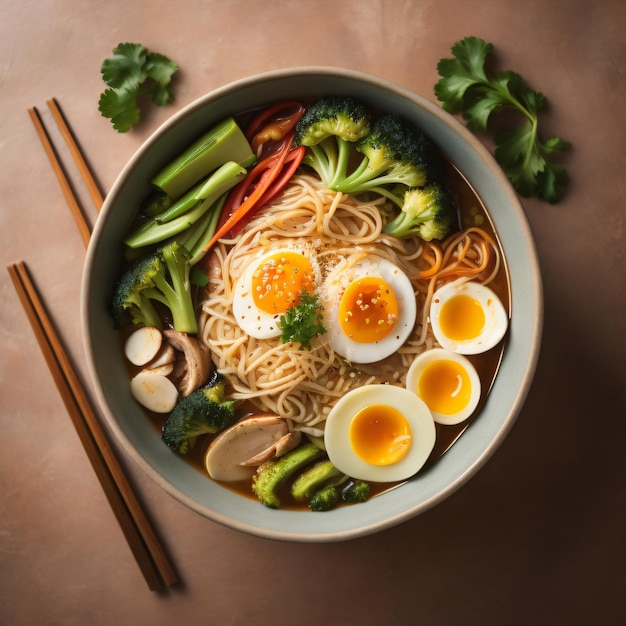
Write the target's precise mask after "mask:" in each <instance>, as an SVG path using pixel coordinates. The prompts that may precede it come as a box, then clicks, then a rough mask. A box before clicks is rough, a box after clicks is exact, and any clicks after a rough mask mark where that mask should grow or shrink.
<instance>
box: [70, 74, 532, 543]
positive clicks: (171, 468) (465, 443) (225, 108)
mask: <svg viewBox="0 0 626 626" xmlns="http://www.w3.org/2000/svg"><path fill="white" fill-rule="evenodd" d="M327 94H349V95H352V96H354V97H356V98H359V99H361V100H363V101H364V102H366V103H369V104H370V105H372V106H373V107H375V108H376V109H378V110H383V111H388V112H394V113H397V114H399V115H401V116H403V117H405V118H407V119H408V120H411V121H412V122H414V123H415V124H416V125H418V126H419V127H421V128H422V129H423V130H424V131H425V132H426V133H427V134H428V135H429V136H430V137H431V138H432V139H433V140H434V141H435V142H436V144H437V145H438V146H439V148H440V149H441V151H442V152H443V154H444V155H445V156H446V157H447V159H449V160H450V161H451V162H452V163H453V164H454V165H455V166H456V167H457V168H458V170H459V171H460V172H461V173H462V174H463V176H464V177H465V178H466V179H467V181H469V183H470V185H471V186H472V187H473V188H474V190H475V191H476V193H477V194H478V195H479V197H480V198H481V199H482V200H483V202H484V204H485V206H486V207H487V210H488V212H489V213H490V215H491V218H492V221H493V224H494V226H495V229H496V231H497V235H498V237H499V239H500V242H501V245H502V248H503V250H504V254H505V257H506V262H507V264H508V269H509V274H510V282H511V303H512V310H511V323H510V329H509V333H508V338H507V344H506V349H505V352H504V356H503V359H502V363H501V366H500V370H499V373H498V375H497V378H496V380H495V384H494V385H493V388H492V390H491V392H490V394H489V397H488V399H487V402H486V404H485V406H484V407H483V408H482V411H481V413H480V415H479V416H478V418H477V419H475V420H474V421H473V422H472V424H471V426H470V427H469V428H468V429H467V431H466V432H465V433H464V434H463V436H462V437H461V438H460V439H459V440H458V441H457V442H456V443H455V444H454V445H453V446H452V448H451V449H450V450H448V452H446V454H445V455H444V456H443V457H442V458H441V459H439V460H438V461H437V462H436V463H435V464H433V465H432V466H431V467H430V468H429V469H427V470H426V471H423V472H420V473H419V474H418V475H417V476H416V477H415V478H414V479H412V480H411V481H409V482H408V483H406V484H404V485H402V486H400V487H399V488H397V489H394V490H391V491H389V492H387V493H385V494H383V495H380V496H377V497H375V498H372V499H370V500H369V501H368V502H366V503H363V504H359V505H355V506H346V507H339V508H337V509H335V510H333V511H330V512H327V513H323V514H322V513H311V512H304V511H293V510H272V509H268V508H266V507H264V506H263V505H261V504H260V503H259V502H257V501H255V500H253V499H251V498H250V499H248V498H245V497H242V496H240V495H237V494H235V493H233V492H232V491H230V490H228V489H225V488H224V487H222V486H220V485H219V484H216V483H214V482H213V481H211V480H210V479H208V478H207V477H206V476H204V475H202V474H201V473H200V472H198V471H197V470H195V469H193V468H192V467H191V466H189V465H188V464H187V463H186V462H185V461H184V460H182V459H181V458H179V457H178V456H177V455H175V454H174V453H172V452H171V450H169V448H167V446H165V445H164V444H163V442H162V441H161V439H160V436H159V433H158V432H156V431H155V429H154V428H153V426H152V425H151V424H150V423H149V421H148V419H147V418H146V417H145V416H144V414H143V413H142V411H141V409H140V408H139V406H138V405H137V404H136V403H135V401H134V400H133V398H132V397H131V395H130V391H129V384H128V382H129V381H128V376H127V371H126V367H125V365H124V362H123V355H122V350H121V348H120V341H119V337H118V333H117V331H116V330H115V329H114V328H113V325H112V322H111V318H110V315H109V311H108V305H109V300H110V296H111V293H112V289H113V286H114V283H115V279H116V275H117V272H118V271H119V264H120V254H121V240H122V238H123V235H124V234H125V233H126V231H127V229H128V228H129V225H130V222H131V220H132V219H133V216H134V214H135V213H136V210H137V207H138V206H139V203H140V201H141V200H142V198H143V197H144V196H145V195H146V193H147V191H148V190H149V186H148V181H149V179H150V178H151V177H152V176H153V175H154V173H155V172H157V171H158V170H159V169H160V168H161V167H162V166H163V165H164V164H165V163H166V162H168V161H169V160H171V159H172V158H173V157H174V156H175V155H176V154H177V153H179V152H181V151H182V150H183V149H184V148H185V147H187V146H188V145H189V144H190V143H192V141H193V140H195V139H196V138H197V137H198V136H199V135H201V134H202V132H203V131H205V130H208V129H209V128H210V127H211V126H212V125H213V124H215V123H216V122H218V121H220V120H221V119H223V118H224V117H226V116H228V115H230V114H232V113H235V112H239V111H242V110H246V109H248V108H252V107H257V106H260V105H264V104H269V103H271V102H273V101H279V100H283V99H285V100H287V99H304V100H311V99H315V98H317V97H320V96H323V95H327ZM542 304H543V302H542V289H541V279H540V272H539V268H538V261H537V256H536V251H535V244H534V241H533V238H532V234H531V232H530V229H529V225H528V222H527V219H526V216H525V214H524V210H523V208H522V206H521V204H520V202H519V199H518V197H517V195H516V194H515V192H514V191H513V189H512V187H511V185H510V184H509V182H508V180H507V179H506V177H505V176H504V175H503V173H502V171H501V169H500V168H499V167H498V166H497V164H496V163H495V161H494V159H493V158H492V156H491V155H490V153H489V152H488V151H487V150H486V149H485V148H484V147H483V145H482V144H481V143H480V142H479V141H478V140H477V139H476V137H475V136H474V135H472V134H471V133H470V132H469V131H468V130H467V129H466V128H465V127H464V126H463V125H462V124H461V123H460V122H458V121H457V120H456V119H455V118H454V117H452V116H451V115H449V114H447V113H446V112H444V111H443V110H442V109H441V108H440V107H439V106H437V105H436V104H435V103H433V102H431V101H429V100H427V99H426V98H424V97H421V96H419V95H417V94H415V93H413V92H411V91H409V90H408V89H405V88H402V87H400V86H398V85H395V84H393V83H391V82H389V81H387V80H383V79H381V78H378V77H374V76H370V75H367V74H363V73H359V72H355V71H349V70H342V69H337V68H323V67H322V68H320V67H304V68H291V69H285V70H278V71H272V72H268V73H265V74H260V75H256V76H254V77H250V78H246V79H242V80H238V81H236V82H234V83H231V84H229V85H226V86H224V87H221V88H219V89H216V90H215V91H213V92H211V93H209V94H207V95H205V96H203V97H201V98H199V99H198V100H196V101H195V102H193V103H191V104H190V105H188V106H186V107H185V108H184V109H182V110H181V111H179V112H178V113H176V114H175V115H173V116H172V117H171V118H170V119H169V120H168V121H167V122H166V123H165V124H163V125H162V126H161V127H160V128H159V129H158V130H157V131H156V132H155V133H154V134H153V135H152V136H151V137H150V138H149V139H148V140H147V141H146V142H145V143H144V144H143V145H142V146H141V148H140V149H139V150H138V151H137V152H136V154H135V155H134V156H133V157H132V158H131V160H130V161H129V163H128V164H127V165H126V166H125V167H124V168H123V169H122V171H121V173H120V175H119V177H118V178H117V180H116V182H115V184H114V185H113V187H112V189H111V191H110V193H109V194H108V196H107V198H106V201H105V203H104V206H103V208H102V211H101V213H100V215H99V217H98V220H97V223H96V225H95V228H94V232H93V235H92V238H91V243H90V245H89V249H88V253H87V259H86V264H85V271H84V278H83V284H82V323H83V336H84V342H85V346H86V353H87V360H88V365H89V369H90V374H91V377H92V380H93V385H94V388H95V393H96V396H97V399H98V402H99V404H100V406H101V409H102V413H103V415H104V417H105V419H106V420H107V421H108V424H109V426H110V428H111V430H112V432H113V433H114V435H115V436H116V437H117V438H118V439H119V441H120V442H121V444H122V445H123V446H124V448H125V450H126V451H127V452H128V454H129V455H130V456H131V457H132V458H133V459H134V460H135V461H136V462H137V464H138V465H139V466H140V467H142V468H143V470H145V472H146V473H147V474H148V475H149V476H150V477H152V478H153V479H154V480H155V481H156V482H157V483H158V484H159V485H160V486H161V487H162V488H163V489H165V491H167V492H168V493H169V494H171V495H172V496H173V497H175V498H177V499H178V500H179V501H180V502H182V503H184V504H185V505H187V506H188V507H190V508H191V509H193V510H194V511H196V512H198V513H200V514H201V515H204V516H206V517H207V518H209V519H211V520H213V521H215V522H218V523H220V524H224V525H226V526H229V527H231V528H234V529H238V530H240V531H243V532H247V533H250V534H253V535H257V536H260V537H265V538H270V539H278V540H286V541H299V542H330V541H339V540H345V539H350V538H354V537H357V536H362V535H366V534H371V533H374V532H377V531H381V530H383V529H386V528H389V527H391V526H394V525H396V524H399V523H402V522H404V521H406V520H409V519H410V518H413V517H414V516H416V515H418V514H420V513H423V512H424V511H426V510H427V509H429V508H430V507H433V506H434V505H436V504H437V503H439V502H441V501H442V500H443V499H445V498H446V497H447V496H449V495H450V494H452V493H453V492H454V491H455V490H457V489H459V487H461V486H462V485H463V484H464V483H465V482H466V481H467V480H468V479H469V478H470V477H471V476H472V475H474V474H475V473H476V472H477V471H478V470H479V469H480V468H481V466H483V465H484V463H485V462H486V461H487V459H488V458H489V457H490V456H491V455H492V454H493V452H494V451H495V450H496V449H497V448H498V446H499V445H500V444H501V443H502V440H503V439H504V437H505V436H506V434H507V433H508V431H509V430H510V428H511V426H512V425H513V423H514V421H515V419H516V417H517V415H518V414H519V412H520V409H521V408H522V405H523V403H524V400H525V397H526V395H527V392H528V389H529V386H530V384H531V380H532V377H533V374H534V371H535V366H536V362H537V358H538V351H539V346H540V341H541V330H542V311H543V308H542Z"/></svg>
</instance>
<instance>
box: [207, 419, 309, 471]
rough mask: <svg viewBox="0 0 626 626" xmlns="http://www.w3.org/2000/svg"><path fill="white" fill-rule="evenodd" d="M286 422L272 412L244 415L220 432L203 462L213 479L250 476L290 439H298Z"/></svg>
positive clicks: (297, 433) (298, 433) (283, 448)
mask: <svg viewBox="0 0 626 626" xmlns="http://www.w3.org/2000/svg"><path fill="white" fill-rule="evenodd" d="M300 436H301V434H300V432H291V431H290V430H289V425H288V424H287V421H286V420H285V419H283V418H282V417H279V416H278V415H274V414H272V413H263V414H259V415H252V416H250V417H245V418H243V419H242V420H240V421H239V422H237V423H236V424H233V425H232V426H231V427H230V428H227V429H226V430H225V431H223V432H222V433H220V434H219V435H218V436H217V437H216V438H215V439H214V440H213V441H212V442H211V444H210V446H209V447H208V449H207V451H206V454H205V457H204V465H205V467H206V470H207V472H208V473H209V476H210V477H211V478H213V479H214V480H220V481H224V482H233V481H238V480H246V479H248V478H250V477H251V476H252V474H253V473H254V471H255V468H256V466H257V465H260V464H261V463H263V462H265V461H267V460H268V459H270V458H272V457H273V456H275V455H276V450H277V447H278V448H279V449H282V450H283V451H284V450H285V448H286V447H288V446H286V445H285V442H286V441H287V440H289V439H292V438H294V439H297V440H298V441H299V439H300Z"/></svg>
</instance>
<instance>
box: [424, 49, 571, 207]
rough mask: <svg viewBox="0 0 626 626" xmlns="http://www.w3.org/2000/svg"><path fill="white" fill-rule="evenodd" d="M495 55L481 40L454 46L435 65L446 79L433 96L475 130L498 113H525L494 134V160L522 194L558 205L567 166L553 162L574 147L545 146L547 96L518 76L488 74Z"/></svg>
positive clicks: (558, 143)
mask: <svg viewBox="0 0 626 626" xmlns="http://www.w3.org/2000/svg"><path fill="white" fill-rule="evenodd" d="M492 50H493V45H492V44H490V43H486V42H485V41H483V40H482V39H479V38H478V37H466V38H465V39H462V40H461V41H457V42H456V43H455V44H454V46H452V54H453V55H454V58H453V59H441V60H440V61H439V63H438V64H437V71H438V72H439V75H440V76H441V77H442V78H441V79H440V80H439V82H438V83H437V84H436V85H435V95H436V96H437V98H438V99H439V100H440V101H441V102H442V106H443V108H444V109H445V110H446V111H448V112H449V113H457V112H461V113H462V115H463V118H464V119H465V121H466V122H467V127H468V128H469V129H470V130H473V131H475V130H486V129H487V121H488V119H489V116H490V115H491V113H493V112H494V111H500V110H503V109H514V110H516V111H518V112H520V113H522V115H523V116H524V117H525V119H524V121H523V122H522V123H521V124H520V125H519V126H517V127H516V128H509V129H505V130H500V131H498V132H497V133H495V135H494V143H495V145H496V150H495V158H496V160H497V161H498V163H499V164H500V166H501V167H502V169H503V170H504V172H505V174H506V175H507V177H508V178H509V180H510V181H511V183H512V184H513V186H514V187H515V189H516V191H517V192H518V193H519V194H520V195H522V196H525V197H530V196H539V197H540V198H542V199H543V200H547V201H548V202H551V203H555V202H558V201H559V200H560V199H561V197H562V196H563V194H564V193H565V189H566V187H567V185H568V183H569V177H568V175H567V172H566V170H565V168H564V167H562V166H561V165H557V164H555V163H553V162H551V161H550V160H549V159H550V158H551V157H552V156H553V155H554V154H555V153H557V152H561V151H563V150H567V149H568V148H569V147H570V144H569V143H568V142H566V141H564V140H563V139H560V138H559V137H553V138H551V139H548V140H547V141H545V142H542V141H541V139H540V138H539V134H538V113H539V111H541V110H542V109H544V108H545V107H546V104H547V99H546V97H545V96H544V95H543V94H541V93H539V92H537V91H533V90H532V89H530V87H529V86H528V85H527V84H526V82H525V81H524V79H523V78H522V77H521V76H520V75H519V74H516V73H515V72H511V71H500V72H495V73H491V74H490V73H488V72H487V70H486V69H485V61H486V59H487V56H488V54H489V53H490V52H491V51H492Z"/></svg>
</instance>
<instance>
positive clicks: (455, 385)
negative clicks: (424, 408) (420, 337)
mask: <svg viewBox="0 0 626 626" xmlns="http://www.w3.org/2000/svg"><path fill="white" fill-rule="evenodd" d="M417 395H418V396H419V397H420V398H421V399H422V400H424V402H425V403H426V404H427V405H428V408H429V409H430V410H431V411H433V412H434V413H441V414H442V415H456V414H457V413H459V412H460V411H462V410H463V409H464V408H465V407H466V406H467V404H468V403H469V401H470V399H471V396H472V383H471V381H470V377H469V374H468V373H467V371H466V370H465V368H464V367H463V366H462V365H461V364H460V363H457V362H456V361H452V360H446V359H443V360H441V361H433V362H432V363H430V364H429V365H427V366H426V367H425V368H424V371H423V372H422V373H421V375H420V377H419V379H418V381H417Z"/></svg>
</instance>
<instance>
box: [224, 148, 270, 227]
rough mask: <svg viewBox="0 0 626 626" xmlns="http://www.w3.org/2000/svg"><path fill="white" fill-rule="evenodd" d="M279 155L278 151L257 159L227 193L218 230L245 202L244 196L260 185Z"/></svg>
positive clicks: (247, 195)
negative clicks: (260, 159) (246, 173)
mask: <svg viewBox="0 0 626 626" xmlns="http://www.w3.org/2000/svg"><path fill="white" fill-rule="evenodd" d="M279 157H280V154H279V153H278V152H276V153H274V154H272V155H270V156H268V157H266V158H265V159H263V160H262V161H259V162H258V163H257V164H256V165H255V166H254V167H253V168H252V169H251V170H250V172H248V175H247V176H246V177H245V178H244V179H243V180H242V181H241V182H240V183H238V184H237V185H235V187H233V189H232V190H231V191H230V193H229V194H228V197H227V198H226V202H225V203H224V206H223V207H222V212H221V214H220V219H219V220H218V223H217V229H218V230H219V229H220V228H221V227H222V226H223V225H224V224H225V222H226V220H228V219H229V218H230V217H231V215H232V214H233V213H234V212H235V211H236V210H237V209H238V208H239V207H240V206H241V205H242V204H243V203H244V202H245V200H246V198H248V197H249V196H251V195H252V193H253V192H254V190H255V189H256V187H257V186H258V185H260V184H261V183H262V182H263V181H264V180H265V178H266V177H267V176H269V174H270V172H271V171H272V169H271V165H272V164H273V163H274V162H275V161H276V159H278V158H279Z"/></svg>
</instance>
